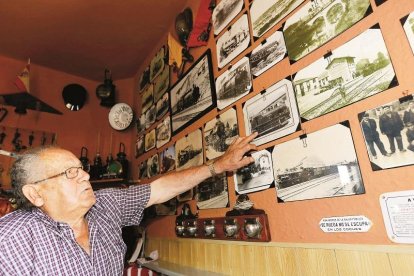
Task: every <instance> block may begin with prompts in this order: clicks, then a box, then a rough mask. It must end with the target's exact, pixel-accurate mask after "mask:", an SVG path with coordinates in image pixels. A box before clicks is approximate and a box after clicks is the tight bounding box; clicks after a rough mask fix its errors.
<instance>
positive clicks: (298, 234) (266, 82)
mask: <svg viewBox="0 0 414 276" xmlns="http://www.w3.org/2000/svg"><path fill="white" fill-rule="evenodd" d="M306 2H308V1H306ZM188 3H189V6H191V7H192V10H193V12H194V13H196V12H197V9H198V3H199V1H188ZM248 4H249V1H247V0H245V8H244V9H245V11H246V12H248V8H246V6H247V7H248ZM371 5H372V8H373V13H372V14H370V15H368V16H367V17H366V18H364V19H363V20H362V21H360V22H359V23H357V24H356V25H354V26H353V27H352V28H351V29H349V30H348V31H346V32H345V33H343V34H341V35H339V36H338V37H336V38H334V39H333V40H332V41H330V42H328V43H327V44H325V45H323V46H322V47H320V48H319V49H317V50H316V51H314V52H313V53H311V54H309V55H308V56H306V57H304V58H302V59H301V60H300V61H298V62H296V63H295V64H293V65H290V64H289V61H288V60H287V59H285V60H283V61H282V62H280V63H278V64H277V65H276V66H274V67H273V68H272V69H270V70H268V71H267V72H265V73H264V74H262V75H261V76H259V77H258V78H256V79H254V81H253V89H254V91H253V92H251V93H250V94H249V95H247V96H246V97H244V98H242V99H240V100H239V101H238V102H237V103H236V105H235V106H236V108H237V113H238V117H239V127H240V133H241V134H244V127H243V124H242V119H241V118H242V117H243V115H242V106H241V104H242V102H245V101H246V100H247V99H249V98H251V97H252V96H254V95H256V94H257V93H259V91H261V90H262V89H263V88H266V87H268V86H270V85H271V84H274V83H276V82H278V81H280V80H281V79H283V78H285V77H287V76H289V75H292V74H294V73H296V72H297V71H298V70H300V69H302V68H304V67H305V66H307V65H309V64H311V63H313V62H314V61H315V60H317V59H319V58H320V57H321V56H322V55H324V54H325V53H326V52H327V51H329V50H333V49H335V48H337V47H338V46H340V45H342V44H343V43H344V42H346V41H349V40H350V39H352V38H353V37H355V36H356V35H358V34H360V33H362V32H363V31H365V30H366V29H368V28H369V27H371V26H372V25H374V24H376V23H379V24H380V27H381V29H382V33H383V36H384V40H385V43H386V45H387V48H388V51H389V54H390V56H391V60H392V63H393V65H394V69H395V72H396V75H397V78H398V81H399V85H398V86H397V87H394V88H392V89H389V90H387V91H384V92H382V93H380V94H377V95H375V96H372V97H370V98H368V99H365V100H363V101H360V102H357V103H355V104H352V105H350V106H347V107H345V108H342V109H340V110H337V111H335V112H331V113H329V114H327V115H324V116H322V117H319V118H317V119H314V120H310V121H308V122H306V123H303V124H302V128H304V129H306V132H307V133H311V132H314V131H317V130H320V129H322V128H325V127H328V126H331V125H333V124H336V123H338V122H341V121H344V120H349V121H350V125H351V131H352V136H353V139H354V142H355V148H356V152H357V157H358V160H359V164H360V168H361V172H362V176H363V180H364V185H365V189H366V193H365V194H363V195H358V196H347V197H338V198H327V199H316V200H306V201H297V202H291V203H284V204H281V203H277V202H276V191H275V189H274V188H271V189H268V190H264V191H261V192H257V193H253V194H249V197H250V199H251V200H253V201H254V203H255V208H259V209H264V210H265V211H266V213H267V214H268V216H269V219H270V228H271V235H272V241H275V242H306V243H365V244H390V243H391V242H390V241H389V240H388V238H387V236H386V232H385V228H384V224H383V220H382V215H381V211H380V205H379V200H378V199H379V195H380V194H382V193H384V192H390V191H399V190H409V189H413V187H414V170H413V167H412V166H407V167H402V168H395V169H388V170H383V171H377V172H373V171H372V169H371V166H370V162H369V159H368V155H367V149H366V146H365V142H364V140H363V136H362V132H361V128H360V126H359V122H358V118H357V114H358V113H360V112H362V111H365V110H367V109H371V108H374V107H377V106H379V105H382V104H385V103H387V102H390V101H392V100H396V99H398V98H400V97H402V96H403V92H404V91H408V92H410V93H413V92H414V75H413V69H412V68H414V56H413V53H412V51H411V48H410V47H409V44H408V41H407V39H406V36H405V33H404V31H403V28H402V26H401V24H400V21H399V19H400V18H402V17H403V16H405V15H407V14H409V13H410V12H411V11H414V1H412V0H388V1H387V2H386V3H384V4H382V5H381V6H379V7H376V5H375V2H374V0H371ZM242 13H243V12H241V13H240V14H239V16H240V15H241V14H242ZM237 18H238V17H237ZM285 20H286V19H284V20H283V21H282V22H281V23H279V24H277V25H276V26H274V27H273V28H272V29H271V30H270V31H268V32H267V33H266V34H265V35H264V36H263V37H261V38H260V39H259V40H257V41H256V42H252V45H251V46H250V47H249V48H248V49H247V50H245V51H244V52H243V53H242V54H240V55H239V56H238V57H237V58H236V59H235V60H233V61H232V62H231V63H232V64H234V63H236V62H237V61H238V60H239V59H240V58H241V57H244V56H245V55H246V54H248V53H249V52H251V51H252V50H253V49H254V48H255V47H256V46H257V45H259V43H261V41H262V40H263V39H265V38H266V37H268V36H269V35H270V34H272V33H273V32H274V31H276V30H278V29H280V27H281V26H282V23H283V22H284V21H285ZM170 30H171V32H172V33H173V34H175V31H174V26H173V25H171V28H170ZM251 41H253V40H251ZM164 44H166V37H164V38H163V39H162V40H161V41H160V43H159V45H158V47H154V53H153V54H154V55H155V52H156V51H157V49H158V48H159V47H161V45H164ZM208 47H210V48H211V49H212V60H213V68H214V76H215V77H217V76H219V75H220V74H221V73H222V72H224V71H225V69H226V68H223V70H221V71H220V72H218V70H217V59H216V49H215V40H214V37H213V32H212V31H211V33H210V39H209V45H208ZM366 47H369V45H366ZM205 50H206V47H201V48H197V49H192V50H191V53H192V54H193V55H194V56H195V59H197V57H198V56H200V55H201V54H202V53H203V52H204V51H205ZM151 58H152V56H150V57H148V59H147V61H146V62H145V63H144V64H143V65H142V66H141V68H140V69H139V71H138V75H137V78H138V77H139V75H140V73H141V72H142V71H143V69H144V68H145V67H146V66H147V65H148V64H149V62H150V60H151ZM174 82H175V79H174V80H172V82H171V83H174ZM136 104H137V105H136V110H137V111H138V114H139V110H140V99H139V97H138V98H137V101H136ZM217 113H218V111H217V110H213V111H211V112H210V113H208V114H207V115H205V116H204V117H203V118H202V119H200V120H198V121H197V122H195V123H194V124H193V125H191V126H190V127H189V128H188V129H186V130H185V131H183V132H181V133H180V134H179V135H177V136H175V137H173V139H172V141H170V142H169V143H168V144H167V145H165V146H164V147H162V148H161V149H159V151H162V150H164V149H165V148H166V147H168V146H170V145H172V144H173V143H174V142H175V141H176V140H178V139H179V138H181V137H183V136H184V135H185V134H187V133H190V132H191V131H193V130H195V129H196V128H200V127H202V126H203V125H204V123H205V122H207V121H209V120H211V119H212V118H214V117H215V116H216V114H217ZM153 127H155V126H153ZM300 134H302V132H300V133H299V132H297V133H294V134H291V135H289V136H287V137H284V138H282V139H279V140H276V141H273V142H270V143H268V144H266V145H263V146H260V147H259V149H263V148H267V147H269V146H272V145H276V144H280V143H283V142H286V141H288V140H291V139H295V138H297V137H298V136H299V135H300ZM156 151H157V150H155V149H154V150H151V151H150V152H148V153H146V154H144V155H143V156H141V157H140V158H138V159H137V160H135V161H134V165H133V167H134V175H136V174H137V169H136V168H137V167H138V165H139V163H140V162H142V161H143V160H145V159H147V158H149V157H150V156H151V155H153V154H154V153H155V152H156ZM333 154H334V153H333ZM150 181H151V180H146V181H145V182H150ZM229 194H230V205H231V206H230V208H232V207H233V205H234V202H235V199H236V196H235V193H234V183H233V181H232V178H231V177H230V178H229ZM191 205H192V209H193V210H196V207H195V202H194V201H192V202H191ZM230 208H227V209H212V210H201V211H200V212H199V216H200V217H203V218H204V217H217V216H224V215H225V213H226V212H227V211H229V210H230ZM348 215H365V216H366V217H368V218H369V219H370V220H371V221H372V222H373V226H372V228H371V229H370V231H369V232H367V233H348V234H347V233H328V234H325V233H323V232H322V231H321V230H320V229H319V221H320V220H321V218H323V217H331V216H348ZM174 223H175V216H167V217H160V218H158V219H156V220H155V221H154V222H153V223H152V224H151V225H150V227H149V235H150V236H151V237H161V238H174V237H175V234H174Z"/></svg>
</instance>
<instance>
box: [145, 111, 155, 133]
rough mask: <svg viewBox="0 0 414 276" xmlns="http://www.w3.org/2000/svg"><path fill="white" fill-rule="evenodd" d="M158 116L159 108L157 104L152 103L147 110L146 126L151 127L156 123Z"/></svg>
mask: <svg viewBox="0 0 414 276" xmlns="http://www.w3.org/2000/svg"><path fill="white" fill-rule="evenodd" d="M156 117H157V108H156V106H155V105H151V107H150V108H149V109H148V110H147V112H145V128H150V127H151V126H152V124H153V123H155V119H156Z"/></svg>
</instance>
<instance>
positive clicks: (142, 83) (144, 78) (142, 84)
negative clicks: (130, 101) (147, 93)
mask: <svg viewBox="0 0 414 276" xmlns="http://www.w3.org/2000/svg"><path fill="white" fill-rule="evenodd" d="M149 84H150V80H149V66H148V67H147V68H145V69H144V71H143V72H142V74H141V76H140V78H139V84H138V91H139V92H140V93H142V92H144V89H145V88H147V86H148V85H149Z"/></svg>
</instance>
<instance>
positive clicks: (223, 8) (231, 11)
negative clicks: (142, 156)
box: [211, 0, 244, 35]
mask: <svg viewBox="0 0 414 276" xmlns="http://www.w3.org/2000/svg"><path fill="white" fill-rule="evenodd" d="M243 2H244V1H243V0H222V1H220V2H219V3H218V4H217V6H216V7H215V8H214V10H213V14H212V15H211V21H212V22H213V28H214V35H218V34H219V33H220V32H221V31H222V30H223V29H224V28H225V27H226V26H227V25H228V24H229V23H230V22H231V21H232V20H233V18H235V17H236V16H237V15H238V14H239V12H240V11H241V10H242V8H243Z"/></svg>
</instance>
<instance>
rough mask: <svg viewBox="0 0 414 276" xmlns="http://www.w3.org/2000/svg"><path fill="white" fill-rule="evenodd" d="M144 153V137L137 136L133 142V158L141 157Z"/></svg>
mask: <svg viewBox="0 0 414 276" xmlns="http://www.w3.org/2000/svg"><path fill="white" fill-rule="evenodd" d="M144 152H145V146H144V136H138V137H137V140H136V141H135V158H138V156H141V155H142V154H144Z"/></svg>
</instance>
